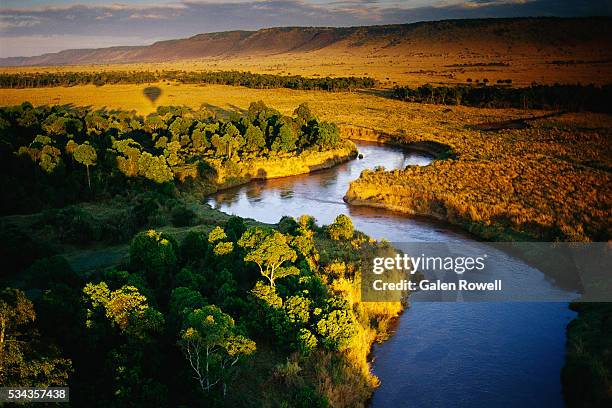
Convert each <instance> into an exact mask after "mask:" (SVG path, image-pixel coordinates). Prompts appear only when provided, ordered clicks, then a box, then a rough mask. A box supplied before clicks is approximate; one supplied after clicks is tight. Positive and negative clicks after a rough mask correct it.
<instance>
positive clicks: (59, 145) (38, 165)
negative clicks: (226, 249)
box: [0, 102, 340, 214]
mask: <svg viewBox="0 0 612 408" xmlns="http://www.w3.org/2000/svg"><path fill="white" fill-rule="evenodd" d="M339 142H340V135H339V131H338V128H337V127H336V125H335V124H332V123H327V122H322V121H319V120H318V119H317V118H315V117H314V116H313V115H312V113H311V112H310V109H309V107H308V105H306V104H302V105H300V106H299V107H298V108H297V109H296V110H295V112H294V116H286V115H282V114H281V113H280V112H278V111H277V110H275V109H272V108H269V107H267V106H266V105H265V104H264V103H263V102H255V103H252V104H251V105H250V107H249V109H248V111H246V113H245V114H243V115H242V116H240V115H239V114H233V115H231V117H230V118H227V119H224V118H217V117H216V116H215V114H214V113H213V112H211V111H210V110H208V109H207V108H205V107H201V108H200V109H195V110H194V109H190V108H186V107H159V108H158V109H157V111H156V112H155V113H153V114H150V115H148V116H146V117H142V116H139V115H136V114H134V113H129V112H108V111H93V110H88V109H81V108H68V107H62V106H44V107H37V108H35V107H33V106H32V105H31V104H30V103H27V102H26V103H23V104H21V105H19V106H13V107H3V108H0V143H1V145H0V158H1V160H0V168H1V170H2V171H1V175H0V182H1V183H2V186H3V188H4V189H5V193H6V194H5V197H4V198H5V199H4V200H2V208H1V209H0V212H1V213H3V214H6V213H14V212H22V213H23V212H32V211H38V210H40V209H41V208H45V207H48V206H52V207H62V206H64V205H66V204H68V203H71V202H76V200H78V199H79V197H82V196H86V197H90V198H100V197H106V196H112V195H114V194H118V193H121V192H122V191H126V190H129V189H137V188H141V189H157V190H159V189H164V188H173V185H174V184H173V181H174V180H175V179H176V180H180V181H181V182H185V181H186V180H192V181H197V182H201V183H209V184H210V183H213V184H214V183H215V180H216V177H217V176H218V174H219V172H222V173H223V174H225V175H229V176H232V175H236V176H239V175H240V174H241V169H242V167H243V166H242V164H243V162H244V161H248V160H251V159H255V158H270V157H277V156H283V155H284V156H296V155H299V154H301V153H302V152H306V151H320V150H326V149H331V148H335V147H336V146H337V145H338V143H339ZM166 184H170V185H171V186H170V187H168V186H165V185H166Z"/></svg>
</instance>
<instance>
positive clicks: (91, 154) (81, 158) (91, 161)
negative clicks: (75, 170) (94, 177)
mask: <svg viewBox="0 0 612 408" xmlns="http://www.w3.org/2000/svg"><path fill="white" fill-rule="evenodd" d="M73 157H74V160H76V161H77V162H79V163H81V164H82V165H84V166H85V167H86V168H87V185H88V186H89V189H90V190H91V179H90V178H89V166H94V165H95V164H96V160H97V159H98V155H97V153H96V149H94V148H93V147H92V146H91V145H90V144H89V143H87V142H85V143H83V144H82V145H79V146H77V147H76V148H75V149H74V153H73Z"/></svg>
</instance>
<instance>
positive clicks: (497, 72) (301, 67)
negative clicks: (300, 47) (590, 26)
mask: <svg viewBox="0 0 612 408" xmlns="http://www.w3.org/2000/svg"><path fill="white" fill-rule="evenodd" d="M579 51H580V52H579ZM579 51H578V50H574V51H572V52H568V51H559V50H555V49H553V48H550V49H545V50H535V49H531V48H524V49H521V48H520V47H514V48H512V49H510V50H508V49H501V48H496V47H491V48H486V49H472V50H450V51H449V50H448V49H444V47H441V48H436V49H410V48H406V49H401V50H396V51H393V50H389V51H385V50H383V49H366V50H358V51H356V50H351V49H346V48H341V49H327V50H320V51H311V52H302V53H283V54H279V55H262V56H243V57H231V56H230V57H211V58H203V59H196V60H182V61H171V62H161V63H151V62H149V63H128V64H95V65H65V66H48V67H40V66H33V67H2V68H0V73H19V72H66V71H71V72H74V71H87V72H91V71H155V70H160V71H161V70H185V71H201V70H208V71H210V70H212V71H216V70H221V71H229V70H238V71H250V72H254V73H258V74H275V75H301V76H305V77H311V78H314V77H326V76H329V77H346V76H357V77H362V76H368V77H371V78H374V79H376V80H378V81H379V82H380V85H381V86H382V87H391V86H393V85H410V86H419V85H423V84H425V83H431V84H465V83H466V81H467V79H468V78H469V79H472V80H474V81H475V80H477V79H479V80H483V79H485V78H486V79H488V80H489V81H490V83H495V82H496V81H497V80H507V79H511V80H512V82H513V85H514V86H528V85H530V84H532V83H533V82H537V83H539V84H546V85H552V84H555V83H563V84H576V83H581V84H591V83H592V84H596V85H604V84H608V83H609V82H610V78H612V59H611V58H610V55H609V53H608V51H607V50H603V49H600V50H591V49H585V50H579ZM487 63H489V64H490V63H497V65H488V66H487V65H486V64H487Z"/></svg>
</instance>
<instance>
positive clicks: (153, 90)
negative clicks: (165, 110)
mask: <svg viewBox="0 0 612 408" xmlns="http://www.w3.org/2000/svg"><path fill="white" fill-rule="evenodd" d="M142 93H143V94H144V96H146V97H147V98H148V99H149V100H150V101H151V104H153V105H155V101H156V100H157V98H159V96H160V95H161V93H162V91H161V89H160V88H158V87H156V86H147V87H146V88H145V89H143V90H142Z"/></svg>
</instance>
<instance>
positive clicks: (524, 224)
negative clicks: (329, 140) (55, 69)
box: [0, 84, 612, 240]
mask: <svg viewBox="0 0 612 408" xmlns="http://www.w3.org/2000/svg"><path fill="white" fill-rule="evenodd" d="M158 86H159V87H160V88H161V89H162V94H161V96H160V98H159V100H158V101H157V104H158V105H188V106H191V107H199V106H200V105H201V104H205V105H207V106H208V107H210V108H211V109H212V110H216V111H217V112H218V113H220V114H222V115H225V114H229V113H230V112H241V111H243V110H244V109H246V108H247V107H248V104H249V103H250V102H251V101H253V100H263V101H264V102H265V103H266V104H268V105H270V106H274V107H275V108H277V109H278V110H280V111H281V112H282V113H284V114H290V113H291V112H292V111H293V109H294V108H295V106H297V105H298V104H300V103H302V102H308V103H309V105H310V107H311V109H312V111H313V113H314V114H316V115H317V116H318V117H320V118H321V119H323V120H329V121H334V122H336V123H338V124H339V125H341V126H342V127H343V128H344V129H345V134H347V133H355V132H350V131H347V129H350V128H352V129H363V132H365V133H368V132H372V133H373V134H375V135H378V134H387V135H394V136H396V137H399V140H400V141H403V142H405V143H410V142H415V141H435V142H438V143H442V144H444V145H447V146H449V147H450V148H451V149H452V151H453V152H454V154H455V156H456V157H455V159H452V160H451V159H447V160H441V161H437V162H435V163H434V164H433V165H431V166H428V167H426V168H421V169H417V168H409V169H407V170H406V171H400V172H394V173H389V172H386V173H382V172H371V173H368V174H367V176H364V177H362V178H361V179H359V180H358V181H356V182H354V183H353V185H352V187H351V190H350V192H349V195H348V197H347V198H348V199H349V200H351V201H352V202H354V203H366V202H367V203H368V204H374V205H380V206H385V207H388V208H392V209H395V210H401V211H404V212H408V213H412V214H423V215H430V216H435V217H438V218H443V219H445V220H448V221H451V222H454V223H457V224H460V225H462V226H464V227H466V228H468V229H471V230H472V231H473V232H475V233H478V234H480V235H483V236H485V237H488V238H495V237H497V238H507V237H508V236H507V235H505V233H507V232H511V233H526V236H527V237H532V238H538V239H542V238H561V239H571V240H586V239H607V238H606V237H609V236H610V231H609V228H610V220H611V219H612V214H611V212H610V204H611V202H612V190H611V186H612V177H610V169H611V168H612V143H611V142H610V140H612V139H611V137H612V116H610V115H606V114H594V113H586V112H582V113H552V114H551V112H545V111H526V110H517V109H479V108H468V107H462V106H452V107H449V106H440V105H428V104H417V103H406V102H401V101H396V100H391V99H387V98H385V97H383V96H382V95H381V94H379V93H377V92H376V91H356V92H352V93H350V92H338V93H328V92H321V91H293V90H289V89H248V88H242V87H230V86H220V85H206V86H197V85H168V84H158ZM0 95H1V98H0V99H1V101H2V104H4V105H10V104H17V103H20V102H23V101H26V100H29V101H31V102H32V103H33V104H34V105H39V104H73V105H75V106H92V107H94V108H105V109H123V110H135V111H137V112H139V113H141V114H147V113H150V112H152V111H154V109H155V106H153V105H152V104H151V102H150V101H149V100H148V99H146V98H145V97H144V96H143V95H142V87H141V86H136V85H106V86H102V87H95V86H89V85H88V86H79V87H72V88H42V89H15V90H7V89H3V90H0ZM506 125H507V126H506ZM514 125H518V126H514ZM486 129H493V130H486ZM381 164H384V163H381ZM381 187H382V188H381Z"/></svg>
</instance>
